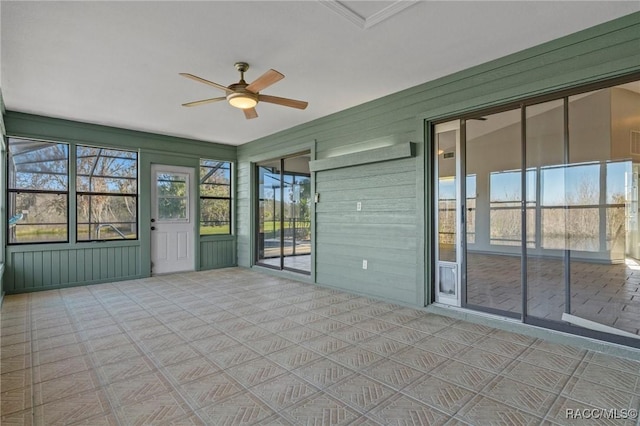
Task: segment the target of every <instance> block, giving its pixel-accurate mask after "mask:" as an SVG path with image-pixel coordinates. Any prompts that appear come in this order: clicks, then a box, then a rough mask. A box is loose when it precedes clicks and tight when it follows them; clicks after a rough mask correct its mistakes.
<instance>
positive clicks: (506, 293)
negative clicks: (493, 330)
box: [467, 253, 640, 335]
mask: <svg viewBox="0 0 640 426" xmlns="http://www.w3.org/2000/svg"><path fill="white" fill-rule="evenodd" d="M520 262H521V259H520V257H519V256H503V255H496V254H480V253H470V254H469V256H468V259H467V302H468V303H470V304H473V305H478V306H484V307H489V308H494V309H500V310H503V311H510V312H517V313H521V312H522V287H521V263H520ZM564 274H565V272H564V262H563V260H562V259H547V258H539V257H534V256H531V257H529V258H528V275H527V281H528V284H527V288H528V298H527V300H528V302H527V305H528V313H529V315H531V316H535V317H538V318H544V319H549V320H554V321H561V320H562V313H563V312H565V286H564ZM570 299H571V313H572V314H573V315H576V316H579V317H582V318H585V319H588V320H591V321H595V322H598V323H600V324H604V325H608V326H611V327H614V328H618V329H620V330H623V331H626V332H629V333H632V334H638V335H640V264H639V262H638V261H636V260H633V259H627V263H626V264H624V263H623V264H614V265H611V264H601V263H592V262H580V261H577V260H573V261H571V297H570Z"/></svg>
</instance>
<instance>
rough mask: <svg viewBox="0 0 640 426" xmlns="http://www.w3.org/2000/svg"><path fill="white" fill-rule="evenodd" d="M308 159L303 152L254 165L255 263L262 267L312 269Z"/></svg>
mask: <svg viewBox="0 0 640 426" xmlns="http://www.w3.org/2000/svg"><path fill="white" fill-rule="evenodd" d="M309 159H310V157H309V154H308V153H305V154H299V155H295V156H291V157H286V158H279V159H274V160H268V161H264V162H261V163H258V164H257V165H256V171H257V173H256V175H257V179H258V185H257V188H258V191H257V193H258V194H257V195H258V200H257V206H258V214H257V219H258V223H257V227H256V229H257V239H256V241H257V244H256V245H257V253H256V263H257V264H259V265H261V266H266V267H269V268H274V269H287V270H291V271H294V272H301V273H305V274H309V273H310V272H311V173H310V171H309Z"/></svg>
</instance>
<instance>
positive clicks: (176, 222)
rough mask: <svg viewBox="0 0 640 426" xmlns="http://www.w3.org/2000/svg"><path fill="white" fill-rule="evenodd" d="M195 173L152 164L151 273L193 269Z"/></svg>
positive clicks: (183, 168) (189, 170) (190, 169)
mask: <svg viewBox="0 0 640 426" xmlns="http://www.w3.org/2000/svg"><path fill="white" fill-rule="evenodd" d="M194 179H195V170H194V169H193V168H190V167H177V166H165V165H161V164H152V165H151V182H152V183H151V274H152V275H156V274H166V273H170V272H182V271H193V270H195V250H194V249H195V238H194V235H195V229H196V223H195V210H196V208H195V190H194V189H195V187H194Z"/></svg>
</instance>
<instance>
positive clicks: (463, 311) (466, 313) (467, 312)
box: [426, 302, 522, 324]
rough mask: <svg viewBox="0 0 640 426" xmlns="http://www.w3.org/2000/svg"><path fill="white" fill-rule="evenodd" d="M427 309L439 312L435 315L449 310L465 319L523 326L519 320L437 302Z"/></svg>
mask: <svg viewBox="0 0 640 426" xmlns="http://www.w3.org/2000/svg"><path fill="white" fill-rule="evenodd" d="M426 309H427V311H430V310H431V309H435V310H437V312H436V311H434V312H433V313H434V314H435V313H439V312H441V311H440V310H447V311H449V312H451V313H455V314H457V315H460V316H463V317H471V318H476V317H481V318H487V319H491V320H499V321H507V322H510V323H515V324H522V320H520V319H517V318H511V317H505V316H504V315H498V314H491V313H488V312H481V311H474V310H472V309H468V308H463V307H461V306H452V305H446V304H444V303H437V302H436V303H432V304H430V305H428V306H427V307H426ZM460 319H464V320H466V318H460Z"/></svg>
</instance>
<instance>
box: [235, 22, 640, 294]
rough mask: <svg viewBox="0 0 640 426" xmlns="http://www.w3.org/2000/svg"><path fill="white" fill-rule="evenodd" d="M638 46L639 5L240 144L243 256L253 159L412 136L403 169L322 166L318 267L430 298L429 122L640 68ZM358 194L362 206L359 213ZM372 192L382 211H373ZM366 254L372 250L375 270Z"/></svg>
mask: <svg viewBox="0 0 640 426" xmlns="http://www.w3.org/2000/svg"><path fill="white" fill-rule="evenodd" d="M639 45H640V13H635V14H632V15H628V16H626V17H623V18H620V19H617V20H615V21H611V22H608V23H605V24H603V25H599V26H596V27H593V28H590V29H587V30H584V31H581V32H578V33H575V34H572V35H569V36H567V37H563V38H561V39H558V40H554V41H551V42H549V43H545V44H542V45H539V46H536V47H533V48H531V49H527V50H524V51H521V52H518V53H515V54H512V55H509V56H506V57H504V58H500V59H497V60H495V61H491V62H488V63H485V64H482V65H479V66H476V67H473V68H470V69H467V70H464V71H461V72H458V73H455V74H452V75H449V76H446V77H443V78H439V79H437V80H433V81H430V82H428V83H425V84H422V85H419V86H416V87H413V88H410V89H407V90H404V91H402V92H399V93H396V94H392V95H389V96H386V97H384V98H380V99H376V100H374V101H371V102H368V103H365V104H363V105H359V106H357V107H354V108H350V109H348V110H345V111H342V112H339V113H336V114H333V115H330V116H327V117H323V118H320V119H317V120H314V121H312V122H309V123H306V124H304V125H301V126H297V127H294V128H291V129H288V130H285V131H283V132H279V133H276V134H274V135H270V136H268V137H265V138H261V139H259V140H256V141H253V142H251V143H248V144H245V145H242V146H240V147H238V162H239V164H238V171H239V173H238V203H239V204H238V205H239V206H241V207H240V208H239V209H238V212H237V218H236V219H237V225H238V228H237V232H238V263H239V264H240V265H243V266H249V265H251V262H252V252H251V247H252V245H251V241H252V238H253V236H252V229H253V226H252V223H251V221H252V217H253V213H252V210H253V209H254V204H253V202H252V200H251V185H252V183H251V181H250V166H251V163H252V162H254V161H256V159H258V158H260V159H264V158H266V156H268V155H269V153H274V154H273V157H277V156H278V155H281V154H282V153H284V152H290V153H293V152H296V147H297V146H299V144H300V143H301V142H302V141H308V140H315V150H316V151H315V152H316V156H315V159H316V160H320V159H326V158H331V157H335V156H340V155H345V154H351V153H354V152H361V151H366V150H370V149H375V148H381V147H384V146H390V145H394V144H400V143H406V142H414V143H416V146H417V153H418V155H417V157H416V158H415V159H413V162H412V160H411V159H407V160H401V161H398V163H401V164H402V167H397V168H396V169H397V170H398V171H397V172H396V171H394V172H391V171H389V167H391V168H394V167H393V166H392V164H393V162H389V163H388V164H387V163H376V164H372V165H370V166H369V165H367V166H362V167H361V166H358V167H354V168H348V167H347V168H345V169H343V170H339V171H338V170H336V171H334V172H329V171H327V172H318V173H315V174H314V175H315V181H316V184H317V188H316V191H317V192H318V193H320V203H319V204H318V205H317V209H318V211H317V217H316V220H317V229H316V234H315V236H314V238H315V250H316V253H317V259H316V265H315V267H316V271H317V275H316V277H317V279H316V282H318V283H321V284H326V285H332V286H337V287H340V288H345V289H349V290H353V291H357V292H364V293H368V294H371V295H378V296H381V297H385V298H388V299H390V300H402V301H408V302H409V303H414V304H416V305H423V304H424V299H425V296H424V291H425V280H426V281H427V283H428V284H430V283H429V279H428V278H426V277H430V276H431V274H430V271H429V263H430V262H429V261H428V260H427V261H426V262H425V260H424V259H425V256H426V255H427V253H428V251H425V247H429V246H430V244H431V239H430V238H431V233H427V232H426V230H427V228H428V227H427V223H426V221H425V217H429V214H430V212H426V211H425V200H429V197H430V192H429V190H428V188H425V176H426V175H427V174H429V173H431V171H430V169H429V166H428V164H429V160H428V159H427V158H425V156H424V150H425V149H424V148H425V147H424V143H425V141H424V120H439V119H443V118H447V117H452V116H456V115H459V114H463V113H469V112H472V111H474V110H478V109H483V108H487V107H491V106H497V105H503V104H506V103H510V102H514V101H517V100H519V99H524V98H529V97H532V96H538V95H544V94H547V93H553V92H555V91H558V90H562V89H568V88H571V87H575V86H578V85H583V84H586V83H590V82H598V81H602V80H604V79H608V78H613V77H618V76H622V75H628V74H631V73H635V72H640V49H638V46H639ZM416 54H428V52H416ZM367 173H368V174H369V175H366V174H367ZM412 174H413V178H414V181H413V184H410V183H409V181H410V180H411V178H412ZM365 197H367V198H366V199H365ZM327 199H329V201H327ZM360 199H362V200H361V201H363V212H361V214H360V215H355V201H356V200H360ZM373 200H375V204H376V205H377V208H378V209H379V211H377V212H375V213H374V212H366V211H365V209H366V208H367V207H369V206H370V205H371V204H372V203H370V201H371V202H372V201H373ZM384 209H387V210H386V212H385V211H383V210H384ZM412 215H413V218H411V217H410V216H412ZM412 219H413V222H412ZM404 222H407V223H404ZM385 255H388V257H385ZM365 256H369V257H371V259H367V260H370V261H371V262H370V265H371V266H370V268H369V269H368V270H367V271H364V270H362V259H363V258H366V257H365Z"/></svg>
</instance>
